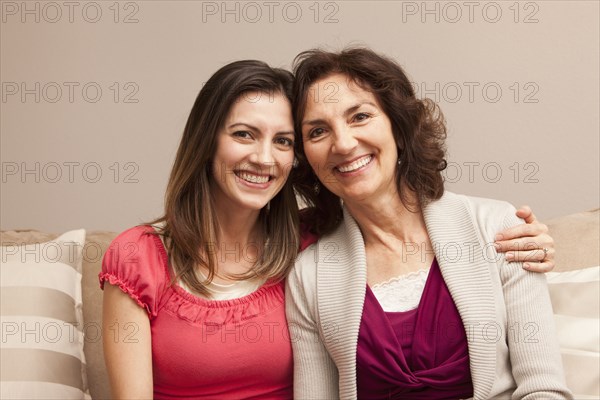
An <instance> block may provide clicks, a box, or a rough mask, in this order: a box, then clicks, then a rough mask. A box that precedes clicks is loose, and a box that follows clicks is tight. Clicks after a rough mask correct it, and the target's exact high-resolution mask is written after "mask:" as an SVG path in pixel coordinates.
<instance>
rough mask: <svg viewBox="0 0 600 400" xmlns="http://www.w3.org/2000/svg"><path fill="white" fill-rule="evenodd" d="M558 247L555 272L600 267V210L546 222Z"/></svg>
mask: <svg viewBox="0 0 600 400" xmlns="http://www.w3.org/2000/svg"><path fill="white" fill-rule="evenodd" d="M544 223H545V224H546V225H548V229H549V233H550V235H552V237H553V238H554V243H555V246H556V259H555V262H556V267H555V268H554V271H553V272H561V271H569V270H572V269H581V268H587V267H595V266H597V265H598V264H599V263H600V261H599V260H600V246H599V245H598V244H599V241H600V239H599V238H600V209H598V208H597V209H595V210H592V211H585V212H581V213H577V214H571V215H566V216H563V217H559V218H554V219H551V220H548V221H544Z"/></svg>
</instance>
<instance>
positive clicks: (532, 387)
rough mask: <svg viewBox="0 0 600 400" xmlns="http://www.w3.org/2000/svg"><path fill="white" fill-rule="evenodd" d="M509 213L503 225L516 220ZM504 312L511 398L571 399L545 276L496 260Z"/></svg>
mask: <svg viewBox="0 0 600 400" xmlns="http://www.w3.org/2000/svg"><path fill="white" fill-rule="evenodd" d="M520 223H521V222H520V220H518V219H517V218H516V216H515V215H513V214H511V213H509V214H507V216H506V217H505V219H504V228H509V227H513V226H515V225H517V224H520ZM498 262H499V263H500V264H501V265H499V274H500V279H501V282H502V291H503V294H504V302H505V305H506V313H507V330H506V336H507V341H508V350H509V355H510V362H511V366H512V374H513V376H514V378H515V381H516V383H517V388H516V390H515V391H514V393H513V395H512V397H513V398H514V399H572V398H573V395H572V394H571V392H570V391H569V389H568V388H567V386H566V384H565V380H564V373H563V370H562V360H561V355H560V349H559V346H558V340H557V337H556V330H555V326H554V318H553V314H552V305H551V303H550V296H549V294H548V288H547V284H546V276H545V275H544V274H537V273H531V272H528V271H525V270H524V269H523V268H522V267H521V264H520V263H517V262H508V261H506V259H505V258H504V257H502V258H501V259H500V261H498Z"/></svg>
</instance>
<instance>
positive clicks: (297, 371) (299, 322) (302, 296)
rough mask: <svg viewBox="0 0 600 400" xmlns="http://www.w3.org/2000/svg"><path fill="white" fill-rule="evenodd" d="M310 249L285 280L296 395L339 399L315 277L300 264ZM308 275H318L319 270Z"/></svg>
mask: <svg viewBox="0 0 600 400" xmlns="http://www.w3.org/2000/svg"><path fill="white" fill-rule="evenodd" d="M307 252H311V251H310V250H305V252H303V253H301V254H300V256H299V257H298V261H297V262H296V267H295V268H294V269H293V270H292V271H291V272H290V274H289V276H288V278H287V281H286V293H285V297H286V298H285V303H286V306H285V311H286V316H287V321H288V326H289V330H290V340H291V342H292V349H293V353H294V398H295V399H300V400H304V399H337V398H339V389H338V371H337V368H336V366H335V364H334V362H333V360H332V359H331V357H329V353H328V352H327V349H326V348H325V346H324V345H323V340H322V337H321V335H320V334H319V331H318V328H317V326H318V324H317V321H316V317H315V314H316V312H317V310H316V304H315V303H316V302H315V301H314V293H315V291H316V279H306V280H305V279H302V271H301V268H300V267H301V265H300V264H302V260H303V259H304V260H305V261H306V258H307V257H306V253H307ZM311 253H312V252H311ZM304 267H308V265H305V266H304ZM311 267H313V268H314V265H312V266H311ZM307 275H311V276H312V277H313V278H315V275H316V274H315V273H314V272H313V273H312V274H307ZM308 293H312V295H311V294H308Z"/></svg>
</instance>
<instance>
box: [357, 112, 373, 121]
mask: <svg viewBox="0 0 600 400" xmlns="http://www.w3.org/2000/svg"><path fill="white" fill-rule="evenodd" d="M369 117H370V115H369V114H367V113H358V114H356V115H355V116H354V120H355V121H357V122H362V121H364V120H366V119H367V118H369Z"/></svg>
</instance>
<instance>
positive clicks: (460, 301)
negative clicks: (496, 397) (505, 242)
mask: <svg viewBox="0 0 600 400" xmlns="http://www.w3.org/2000/svg"><path fill="white" fill-rule="evenodd" d="M343 212H344V220H343V222H342V223H341V224H340V226H339V227H338V228H337V229H336V230H335V231H334V232H333V233H331V234H329V235H327V236H324V237H323V238H321V240H319V242H318V244H317V246H318V247H317V251H318V253H317V254H318V258H317V304H318V306H317V307H318V312H319V320H320V324H321V328H322V330H323V340H324V344H325V346H326V348H327V350H328V352H329V354H330V355H331V358H332V359H333V360H334V361H335V363H336V365H337V367H338V371H339V373H340V383H342V382H344V383H345V384H341V385H340V397H341V398H356V396H357V389H356V349H357V345H358V331H359V327H360V321H361V318H362V310H363V305H364V300H365V293H366V285H367V262H366V253H365V245H364V240H363V237H362V234H361V231H360V228H359V227H358V225H357V223H356V221H355V220H354V218H353V217H352V215H350V213H349V211H348V210H347V208H346V207H344V209H343ZM423 214H424V218H425V224H426V226H427V231H428V234H429V237H430V240H431V243H432V245H433V246H434V252H435V255H436V258H437V260H438V264H439V266H440V270H441V271H442V276H443V277H444V281H445V282H446V285H447V286H448V289H449V291H450V294H451V295H452V299H453V300H454V302H455V304H456V308H457V309H458V312H459V314H460V316H461V319H462V321H463V324H464V326H465V329H466V333H467V340H468V347H469V359H470V363H471V376H472V378H473V390H474V393H473V397H474V398H475V399H484V398H486V397H487V394H488V393H489V392H490V390H491V388H492V385H493V383H494V378H495V365H496V342H495V340H494V339H495V336H494V337H493V338H490V337H489V336H490V335H489V334H488V332H487V329H486V327H487V326H488V324H490V323H491V324H494V325H493V327H494V328H497V324H495V304H494V300H495V299H494V292H493V288H492V284H491V281H490V279H489V274H490V272H489V266H488V261H486V259H485V253H484V250H485V248H484V245H485V243H484V241H483V239H482V238H481V236H480V234H479V232H478V230H477V229H476V228H475V226H474V224H473V219H472V217H471V214H470V212H469V209H468V208H467V205H466V202H465V198H464V197H462V196H458V195H456V194H453V193H449V192H446V193H445V194H444V196H443V197H442V198H441V199H440V200H437V201H435V202H432V203H430V204H429V205H427V207H425V208H424V213H423ZM473 293H476V294H477V301H476V302H473V301H469V299H472V294H473ZM340 294H346V295H340ZM469 294H470V295H471V296H469ZM492 336H493V335H492Z"/></svg>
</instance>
